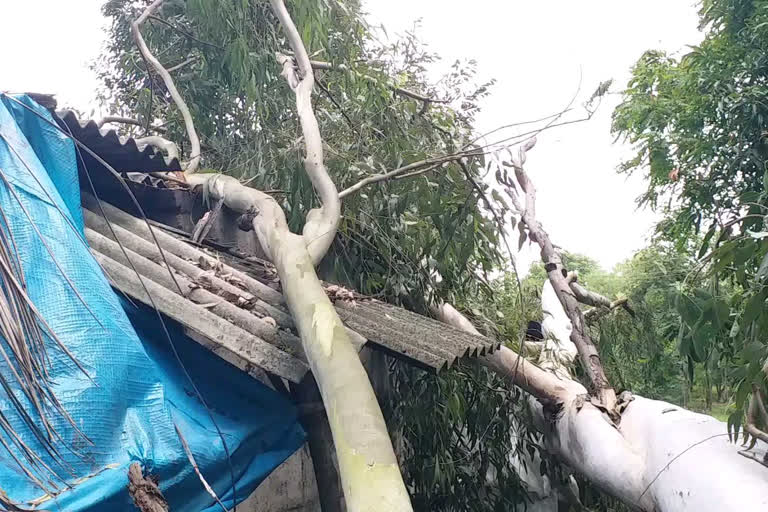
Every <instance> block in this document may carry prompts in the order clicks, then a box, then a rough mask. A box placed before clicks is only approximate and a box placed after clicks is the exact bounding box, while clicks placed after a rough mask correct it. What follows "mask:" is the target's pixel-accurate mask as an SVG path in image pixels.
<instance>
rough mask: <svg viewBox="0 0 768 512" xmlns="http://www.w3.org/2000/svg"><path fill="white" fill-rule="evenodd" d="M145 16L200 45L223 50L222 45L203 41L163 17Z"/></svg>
mask: <svg viewBox="0 0 768 512" xmlns="http://www.w3.org/2000/svg"><path fill="white" fill-rule="evenodd" d="M147 18H148V19H150V20H152V21H157V22H158V23H162V24H163V25H165V26H166V27H168V28H170V29H172V30H174V31H176V32H178V33H179V34H181V35H183V36H184V37H186V38H189V39H191V40H193V41H195V42H198V43H200V44H202V45H205V46H210V47H211V48H216V49H217V50H223V49H224V47H223V46H219V45H218V44H214V43H209V42H208V41H203V40H202V39H198V38H196V37H195V36H193V35H192V34H190V33H189V32H187V31H186V30H184V29H182V28H179V27H177V26H176V25H174V24H173V23H171V22H169V21H167V20H164V19H163V18H158V17H157V16H155V15H149V16H147Z"/></svg>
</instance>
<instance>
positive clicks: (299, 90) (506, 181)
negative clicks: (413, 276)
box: [134, 0, 768, 511]
mask: <svg viewBox="0 0 768 512" xmlns="http://www.w3.org/2000/svg"><path fill="white" fill-rule="evenodd" d="M161 2H162V0H158V1H156V2H154V3H153V4H152V5H151V6H150V7H149V8H148V10H147V11H146V12H145V14H146V15H145V16H143V18H139V20H137V23H136V24H135V25H134V35H135V36H136V39H137V43H138V45H139V47H140V48H141V49H142V53H143V54H145V58H147V60H148V61H149V62H150V63H152V65H153V66H154V67H155V68H156V69H157V70H158V73H159V74H160V75H161V77H162V79H163V81H164V82H165V85H166V87H167V89H168V91H169V92H170V94H171V96H172V98H173V100H174V102H175V103H176V104H177V105H179V108H180V109H181V111H182V114H183V118H184V121H185V125H186V128H187V131H188V133H189V135H190V140H191V142H192V152H191V155H190V159H189V164H188V171H189V172H188V174H187V181H188V182H189V183H190V184H192V185H199V186H202V187H203V188H204V189H205V191H206V193H207V195H208V197H210V198H211V199H213V200H214V201H216V202H217V203H219V204H221V203H223V204H224V205H226V206H227V207H228V208H230V209H232V210H234V211H236V212H239V213H241V214H242V215H243V216H244V219H246V220H247V223H249V224H251V225H252V227H253V230H254V233H255V236H256V237H257V238H258V240H259V242H260V245H261V246H262V248H263V249H264V251H265V253H266V254H267V256H268V257H269V258H270V259H271V260H272V261H273V263H274V264H275V265H276V267H277V270H278V273H279V275H280V278H281V283H282V286H283V291H284V294H285V296H286V299H287V303H288V306H289V308H290V310H291V313H292V315H293V316H294V321H295V323H296V326H297V328H298V330H299V333H300V335H301V339H302V342H303V344H304V348H305V351H306V353H307V356H308V359H309V361H310V365H311V366H312V370H313V373H314V374H315V377H316V378H317V380H318V384H319V386H320V390H321V394H322V398H323V402H324V405H325V407H326V410H327V412H328V416H329V419H330V420H331V427H332V431H333V437H334V444H335V445H336V450H337V455H338V458H339V464H340V470H341V478H342V481H343V486H344V491H345V496H346V500H347V506H348V507H349V509H350V510H410V508H411V507H410V504H409V498H408V495H407V493H406V490H405V486H404V485H403V482H402V478H401V477H400V474H399V472H398V469H397V466H396V463H397V462H396V460H395V458H394V453H393V450H392V446H391V443H390V441H389V438H388V436H387V431H386V426H385V425H384V422H383V418H382V416H381V412H380V410H379V408H378V405H377V403H376V400H375V397H374V396H373V393H372V391H371V389H370V383H369V382H368V379H367V376H366V375H365V373H364V370H363V369H362V367H361V366H360V364H359V359H358V356H357V353H356V352H355V351H354V350H352V348H351V345H350V343H349V340H348V339H347V336H346V334H345V332H344V329H343V326H342V325H341V322H340V320H339V319H338V316H337V315H336V314H335V313H334V312H333V309H332V307H330V303H329V302H328V299H327V297H326V296H325V294H324V293H323V291H322V288H321V287H320V285H319V281H318V279H317V275H316V273H315V270H314V267H315V265H316V264H317V263H318V262H319V261H320V260H321V259H322V257H323V255H324V254H325V253H326V251H327V250H328V247H329V246H330V244H331V242H332V241H333V239H334V237H335V234H336V228H337V226H338V223H339V218H340V211H341V204H340V199H339V194H338V192H337V190H336V187H335V185H334V183H333V182H332V181H331V180H330V177H329V176H328V173H327V172H326V170H325V168H324V165H323V150H324V148H323V141H322V139H321V138H320V133H319V129H318V127H317V121H316V119H315V118H314V114H313V111H312V105H311V90H312V85H313V71H312V68H313V64H312V62H311V61H309V57H308V55H307V52H306V50H305V49H304V47H303V44H302V43H301V39H300V38H299V35H298V32H297V31H296V29H295V27H294V26H293V23H292V21H291V20H290V17H289V16H288V14H287V11H286V9H285V6H284V5H283V4H282V2H281V1H279V0H272V2H271V5H272V7H273V9H274V12H275V14H276V16H277V17H278V19H279V20H280V22H281V24H282V26H283V27H284V29H285V30H286V33H287V34H288V37H287V40H288V42H289V44H290V46H291V48H292V50H293V56H288V55H278V56H277V59H278V62H279V63H280V65H281V67H282V74H283V76H284V77H285V79H286V81H287V82H288V84H289V85H290V87H291V89H292V90H293V91H294V92H295V95H296V103H297V111H298V114H299V120H300V122H301V128H302V133H303V145H304V147H305V152H306V158H305V162H304V164H305V171H306V173H307V175H308V176H309V178H310V180H311V181H312V184H313V186H314V188H315V190H316V192H317V194H318V196H319V198H320V202H321V205H322V206H321V207H320V208H318V209H314V210H312V211H310V212H309V214H308V216H307V222H306V224H305V227H304V231H303V234H302V235H297V234H294V233H291V232H290V230H289V229H288V225H287V222H286V219H285V214H284V213H283V211H282V209H281V208H280V206H279V205H278V204H277V203H276V202H275V201H274V199H273V198H272V197H270V196H268V195H267V194H264V193H262V192H259V191H257V190H254V189H250V188H247V187H244V186H243V185H242V184H241V183H240V182H239V181H238V180H236V179H234V178H231V177H227V176H222V175H210V174H192V172H193V171H194V170H195V168H196V167H197V165H198V162H199V160H200V149H199V147H200V144H199V141H197V140H196V135H193V133H194V125H193V123H192V122H191V115H189V110H188V109H185V108H182V105H184V103H183V100H182V99H181V97H180V95H179V94H178V91H176V90H175V88H174V87H172V84H173V81H172V79H171V77H170V74H169V73H167V72H166V73H163V72H162V71H161V68H162V66H161V65H160V63H159V62H158V61H157V60H156V59H155V60H153V59H151V58H150V57H149V56H150V55H151V53H150V52H149V50H148V49H147V47H146V44H143V40H141V39H140V37H141V36H140V31H139V29H138V27H139V25H140V21H141V20H142V19H146V18H147V17H148V16H149V15H151V12H152V10H154V9H156V8H157V6H158V5H159V4H160V3H161ZM421 101H424V102H425V104H426V103H427V101H425V100H423V99H422V100H421ZM152 140H156V139H152ZM147 142H148V143H151V140H150V141H147ZM160 142H162V141H158V143H160ZM531 147H532V145H529V144H528V145H524V146H523V148H522V149H521V152H520V154H519V155H518V156H517V159H516V160H515V161H514V164H513V168H512V171H513V174H514V178H513V179H516V181H517V182H516V184H515V183H514V182H513V181H512V179H510V177H509V176H507V175H506V174H505V175H504V176H503V178H502V179H501V180H500V183H501V184H502V185H504V186H506V191H507V192H508V194H509V196H510V198H512V200H513V203H514V205H515V208H516V209H517V212H518V214H519V215H520V218H521V222H522V224H523V225H524V226H525V228H526V229H527V236H528V238H529V239H531V240H532V241H534V242H536V243H538V244H539V245H540V247H541V250H542V258H543V260H544V263H545V265H546V269H547V272H548V276H549V281H548V283H547V284H546V285H545V289H544V293H543V301H544V303H545V307H544V310H545V312H546V318H545V319H544V326H545V331H546V333H547V334H548V335H549V340H547V343H545V345H543V347H542V350H540V353H539V356H538V360H537V362H536V364H534V363H532V362H530V361H528V360H526V359H525V358H523V357H521V356H519V355H518V354H517V353H515V352H514V351H513V350H511V349H509V348H503V349H502V350H500V351H498V352H497V353H495V354H493V355H492V356H490V357H488V358H485V359H484V360H483V361H482V363H483V364H484V365H485V366H487V367H488V368H489V369H491V370H492V371H494V372H496V373H497V374H499V375H501V376H503V377H504V378H505V379H506V380H507V381H508V382H509V383H510V384H511V385H515V386H518V387H520V388H522V389H524V390H525V391H527V392H528V393H530V395H531V396H532V397H533V398H534V399H535V400H534V402H532V407H534V408H535V410H536V413H537V417H538V419H539V427H540V429H541V431H542V433H543V436H544V439H545V442H546V446H547V449H548V450H549V451H550V452H551V453H553V454H555V455H557V456H558V457H559V458H560V459H561V460H562V461H564V462H565V463H566V464H568V465H569V466H570V467H571V468H573V469H574V470H575V471H578V472H579V473H582V474H583V475H584V476H585V477H587V478H589V479H590V480H591V481H593V482H594V483H595V484H596V485H598V486H599V487H600V488H602V489H603V490H605V491H606V492H608V493H610V494H612V495H614V496H616V497H617V498H619V499H621V500H622V501H624V502H625V503H627V504H628V505H630V506H632V507H634V508H636V509H638V510H647V511H652V510H666V511H672V510H707V509H716V510H741V509H743V508H759V507H760V506H761V505H762V506H765V505H766V504H767V503H768V502H767V501H766V500H767V499H768V498H766V497H765V493H764V489H765V485H766V483H768V470H766V469H765V468H763V467H762V466H761V465H759V464H756V463H755V461H753V460H751V459H749V458H747V457H744V456H742V455H741V454H740V453H739V452H738V450H737V449H736V447H735V446H734V445H732V444H730V443H729V442H728V440H727V439H726V437H727V432H726V428H725V425H724V424H722V423H721V422H718V421H716V420H714V419H712V418H708V417H706V416H703V415H699V414H695V413H691V412H689V411H685V410H683V409H681V408H679V407H676V406H674V405H671V404H667V403H664V402H658V401H653V400H647V399H643V398H640V397H632V396H631V395H628V394H623V395H620V396H618V397H617V396H616V393H615V392H614V390H613V387H612V386H611V384H610V382H609V381H608V378H607V376H606V375H605V372H604V370H603V368H602V364H601V362H600V355H599V353H598V352H597V349H596V347H595V345H594V343H593V342H592V341H591V339H590V337H589V333H588V332H587V330H586V327H585V321H584V318H583V315H582V313H581V311H580V309H579V307H578V304H577V303H578V301H579V292H578V291H577V290H578V289H577V288H576V287H575V286H574V282H573V280H572V279H571V278H569V275H568V273H567V272H566V271H565V270H566V269H564V268H563V265H562V262H561V261H560V258H559V255H558V252H557V250H556V249H555V246H554V245H553V244H552V242H551V241H550V240H549V236H548V235H547V233H546V232H545V231H544V229H543V227H542V226H541V224H540V223H539V222H538V221H537V219H536V215H535V189H534V188H533V185H532V183H531V181H530V180H529V179H528V176H527V174H526V173H525V170H524V168H523V166H524V163H525V154H526V152H527V151H528V150H529V149H530V148H531ZM477 154H482V153H476V152H474V150H469V152H467V153H464V154H457V155H449V157H450V159H451V160H456V159H457V158H458V159H461V158H463V157H465V156H474V155H477ZM441 163H442V161H441V160H439V159H430V160H425V161H423V162H419V166H418V168H417V169H415V170H417V171H422V170H424V169H428V170H431V169H434V168H436V167H437V166H438V165H440V164H441ZM401 169H402V172H397V173H394V172H393V174H388V173H384V174H380V175H378V176H375V177H371V178H368V181H365V180H363V181H361V182H360V183H358V184H356V185H353V186H352V187H349V188H347V189H346V190H345V191H344V192H343V194H344V195H345V196H346V195H348V194H351V193H353V192H356V191H357V190H359V189H360V188H362V187H363V186H365V185H367V184H369V183H375V182H379V181H385V180H387V179H390V178H392V179H394V178H395V177H396V176H401V175H406V174H405V173H406V172H408V173H410V172H411V171H412V170H413V168H408V167H407V166H406V167H403V168H401ZM398 171H399V170H398ZM408 175H410V174H408ZM516 187H519V188H520V189H521V190H522V191H523V193H524V194H525V204H523V203H522V201H518V197H517V196H516V194H515V193H514V189H515V188H516ZM582 300H584V299H583V297H582ZM609 306H611V305H610V304H609ZM438 313H439V316H440V317H441V318H442V319H444V320H445V321H447V322H449V323H452V324H454V325H456V326H459V327H462V328H465V329H467V330H470V331H473V332H476V331H474V327H473V326H472V325H471V323H470V322H469V321H468V320H467V319H466V318H465V317H463V316H462V315H461V314H460V313H458V312H457V311H456V310H455V309H454V308H452V307H451V306H449V305H447V304H443V305H441V306H440V307H439V308H438ZM577 355H578V356H579V360H580V362H581V364H582V366H583V367H584V370H585V372H586V374H587V376H588V378H589V381H590V382H589V387H585V386H583V385H582V384H581V383H579V382H577V381H576V380H574V379H573V378H572V377H571V372H570V370H571V364H572V363H573V362H574V361H575V359H576V356H577ZM759 413H760V410H759V408H758V404H756V405H755V412H754V414H753V415H752V417H753V418H754V420H755V421H754V422H753V423H754V427H755V428H756V429H757V430H758V431H759V428H758V423H757V420H758V419H759ZM760 425H762V423H760ZM757 447H758V448H759V449H761V450H762V449H764V445H763V444H761V443H758V444H757ZM691 468H695V471H692V469H691ZM723 474H727V475H729V477H728V478H723V476H722V475H723ZM734 482H738V484H735V483H734Z"/></svg>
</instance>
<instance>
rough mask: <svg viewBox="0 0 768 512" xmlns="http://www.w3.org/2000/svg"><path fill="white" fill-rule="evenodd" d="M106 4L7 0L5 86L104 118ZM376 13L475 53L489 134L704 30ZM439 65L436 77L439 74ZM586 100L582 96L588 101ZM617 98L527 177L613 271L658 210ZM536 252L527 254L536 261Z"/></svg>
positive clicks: (541, 11)
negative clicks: (632, 167)
mask: <svg viewBox="0 0 768 512" xmlns="http://www.w3.org/2000/svg"><path fill="white" fill-rule="evenodd" d="M102 3H103V0H77V1H62V0H26V1H23V2H20V1H6V2H3V14H2V16H0V90H5V91H34V92H49V93H56V94H57V96H58V99H59V103H60V104H62V105H66V106H74V107H77V108H78V109H80V110H81V111H84V112H85V113H86V114H88V115H94V116H99V115H100V114H101V113H100V112H98V111H96V112H94V113H93V114H91V112H90V111H91V109H92V108H93V107H94V98H95V92H94V89H95V87H96V86H97V82H96V78H95V76H94V75H93V73H92V72H91V71H90V70H89V69H88V66H89V64H90V63H91V62H92V61H93V60H94V59H96V58H97V57H98V55H99V52H100V49H101V45H102V43H103V39H104V33H103V28H104V26H105V22H104V20H103V18H102V17H101V14H100V12H99V8H100V6H101V4H102ZM365 5H366V9H367V11H368V12H369V13H370V20H371V21H372V22H375V23H382V24H384V25H385V26H386V27H387V29H388V32H389V34H390V37H393V35H394V34H396V33H398V32H402V31H403V30H405V29H409V28H410V27H411V26H412V25H413V22H414V21H415V20H416V19H417V18H421V28H420V29H419V31H418V34H419V35H420V37H421V39H422V40H423V41H425V42H426V43H428V44H429V46H430V49H431V50H432V51H435V52H437V53H439V54H440V55H441V56H442V57H443V58H444V62H445V63H446V64H448V63H450V62H452V61H453V60H455V59H467V58H474V59H476V60H477V61H478V67H479V76H480V78H483V79H490V78H496V79H497V80H498V82H497V84H496V86H494V88H493V90H492V95H491V96H490V97H489V98H488V100H487V101H486V102H485V104H484V105H483V109H484V111H483V113H482V114H481V115H480V117H479V120H478V124H477V128H478V130H479V131H480V132H483V131H487V130H490V129H493V128H495V127H497V126H499V125H503V124H507V123H510V122H516V121H524V120H529V119H534V118H538V117H541V116H543V115H548V114H551V113H554V112H556V111H558V110H560V109H561V108H562V107H563V106H564V105H565V104H567V103H568V101H569V100H570V98H571V97H572V96H573V94H574V92H575V91H576V88H577V86H578V83H579V76H580V75H581V77H582V78H581V81H582V96H586V97H588V96H589V94H590V93H591V92H592V91H593V90H594V89H595V88H596V87H597V85H598V84H599V83H600V82H601V81H603V80H606V79H609V78H613V79H614V87H613V90H615V91H619V90H620V89H621V87H623V86H624V85H625V84H626V82H627V80H628V77H629V70H630V67H631V66H632V64H633V63H634V62H635V61H636V60H637V58H638V57H639V56H640V55H641V54H642V52H643V51H645V50H647V49H651V48H656V49H664V50H668V51H671V52H684V51H685V50H686V45H690V44H696V43H698V42H699V41H700V39H701V35H700V33H699V32H698V31H697V30H696V25H697V18H696V8H695V2H694V1H693V0H548V1H530V0H529V1H525V2H523V1H518V0H474V1H473V2H466V1H459V0H407V1H406V0H367V1H366V2H365ZM439 66H440V65H438V69H436V70H435V73H437V72H438V71H439ZM582 99H584V98H582ZM618 101H619V96H618V95H610V96H608V97H607V98H606V99H605V100H604V101H603V103H602V106H601V107H600V110H599V111H598V113H597V114H596V115H595V116H594V117H593V118H592V120H591V121H589V122H588V123H581V124H577V125H573V126H571V127H566V128H559V129H557V130H554V131H549V132H546V133H544V134H542V135H541V136H540V137H539V143H538V145H537V147H536V148H535V149H534V150H533V151H532V152H531V153H530V155H529V160H528V166H527V168H528V172H529V173H530V175H531V177H532V178H533V179H534V180H535V183H536V186H537V188H538V190H539V199H538V209H537V213H538V215H539V218H540V220H541V221H542V222H543V223H544V226H545V228H546V229H548V230H549V232H550V235H551V236H552V238H553V241H554V242H555V243H556V244H558V245H560V246H562V247H564V248H566V249H568V250H571V251H576V252H581V253H584V254H587V255H589V256H592V257H594V258H596V259H597V260H598V261H600V262H601V264H602V265H603V266H604V267H606V268H610V267H611V266H613V265H614V264H616V263H617V262H619V261H621V260H623V259H625V258H627V257H629V256H631V255H632V253H633V252H634V251H635V250H637V249H640V248H641V247H642V246H643V245H644V243H645V240H646V239H647V236H648V235H649V234H650V232H651V226H652V225H653V222H654V215H653V214H652V213H651V212H648V211H638V210H636V207H635V202H634V199H635V198H636V197H637V196H638V195H639V194H640V193H641V192H642V190H643V180H642V178H641V177H640V176H638V177H636V178H630V179H627V178H626V177H624V176H619V175H617V174H616V172H615V169H616V166H617V165H618V164H619V162H620V161H621V160H622V156H626V155H627V154H628V148H627V147H626V146H624V145H622V144H614V143H613V137H612V136H611V134H610V117H611V112H612V110H613V108H614V106H615V105H616V103H617V102H618ZM535 257H536V256H535V255H534V254H533V252H532V251H531V250H528V251H525V254H522V255H521V256H520V260H521V264H522V265H523V266H526V265H527V264H528V263H529V262H530V260H531V259H532V258H535Z"/></svg>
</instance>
